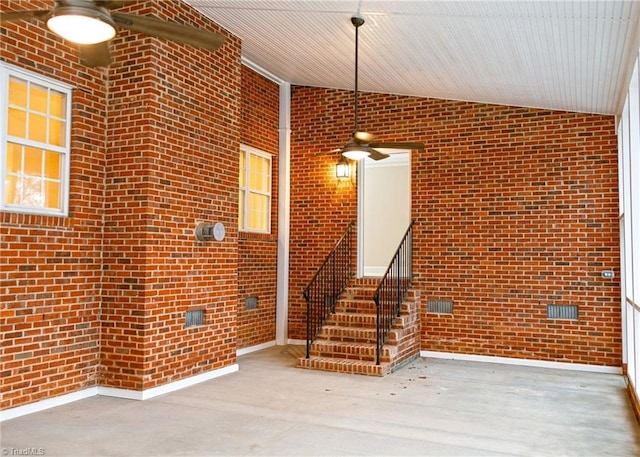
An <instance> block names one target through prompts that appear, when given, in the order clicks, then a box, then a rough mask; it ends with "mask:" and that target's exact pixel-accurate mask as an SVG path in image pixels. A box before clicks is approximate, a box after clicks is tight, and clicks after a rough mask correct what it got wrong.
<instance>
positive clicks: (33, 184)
mask: <svg viewBox="0 0 640 457" xmlns="http://www.w3.org/2000/svg"><path fill="white" fill-rule="evenodd" d="M22 183H23V186H24V187H23V188H22V202H21V203H22V204H23V205H24V206H32V207H36V208H41V207H42V204H43V200H44V199H43V198H42V197H43V195H42V180H41V179H40V178H31V177H28V176H25V177H24V179H23V180H22Z"/></svg>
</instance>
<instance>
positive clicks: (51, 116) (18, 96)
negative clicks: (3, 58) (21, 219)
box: [0, 63, 71, 216]
mask: <svg viewBox="0 0 640 457" xmlns="http://www.w3.org/2000/svg"><path fill="white" fill-rule="evenodd" d="M0 120H1V121H0V142H1V143H0V144H1V145H2V149H0V174H1V178H2V186H0V210H3V211H11V212H20V213H33V214H46V215H61V216H65V215H67V214H68V208H67V206H68V200H69V197H68V194H69V155H70V145H69V143H70V141H69V140H70V138H69V136H70V131H71V86H69V85H67V84H64V83H60V82H58V81H55V80H52V79H49V78H45V77H42V76H39V75H36V74H33V73H31V72H27V71H25V70H22V69H20V68H17V67H13V66H10V65H6V64H2V63H0Z"/></svg>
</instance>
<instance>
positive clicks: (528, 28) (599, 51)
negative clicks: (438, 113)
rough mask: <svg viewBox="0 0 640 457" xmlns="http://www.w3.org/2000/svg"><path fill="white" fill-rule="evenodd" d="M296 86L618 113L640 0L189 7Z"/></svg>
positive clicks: (220, 1) (213, 1)
mask: <svg viewBox="0 0 640 457" xmlns="http://www.w3.org/2000/svg"><path fill="white" fill-rule="evenodd" d="M185 1H186V3H189V4H190V5H192V6H193V7H195V8H196V9H198V10H199V11H200V12H202V13H203V14H204V15H206V16H208V17H209V18H211V19H212V20H213V21H214V22H216V23H217V24H219V25H221V26H223V27H225V28H226V29H227V30H229V31H230V32H231V33H233V34H234V35H236V36H238V37H239V38H240V39H241V40H242V55H243V57H244V58H245V59H247V60H249V61H251V62H252V63H254V64H255V65H257V66H259V67H261V68H262V69H264V70H266V71H267V72H269V73H271V74H272V75H274V76H276V77H278V78H280V79H282V80H284V81H287V82H290V83H291V84H294V85H308V86H322V87H330V88H340V89H353V86H354V41H355V31H354V27H353V26H352V25H351V21H350V18H351V16H353V15H355V14H359V15H360V16H362V17H363V18H364V19H365V21H366V22H365V24H364V25H363V26H362V27H361V28H360V29H359V42H360V46H359V47H360V53H359V69H360V71H359V89H360V90H362V91H372V92H384V93H393V94H401V95H414V96H420V97H433V98H441V99H453V100H467V101H476V102H487V103H495V104H506V105H517V106H529V107H538V108H550V109H559V110H568V111H582V112H591V113H608V114H617V113H619V111H620V110H621V101H622V97H623V93H624V92H625V91H626V85H627V79H628V77H629V75H630V65H631V56H632V55H633V53H634V52H637V50H638V45H639V40H640V33H639V31H638V28H639V18H640V2H638V1H619V0H573V1H568V0H566V1H565V0H557V1H555V0H552V1H537V0H536V1H520V0H512V1H471V0H467V1H433V0H431V1H429V0H422V1H417V0H413V1H408V0H394V1H378V0H358V1H356V0H336V1H324V0H319V1H311V0H310V1H304V0H297V1H296V0H288V1H286V0H264V1H258V0H256V1H247V0H185Z"/></svg>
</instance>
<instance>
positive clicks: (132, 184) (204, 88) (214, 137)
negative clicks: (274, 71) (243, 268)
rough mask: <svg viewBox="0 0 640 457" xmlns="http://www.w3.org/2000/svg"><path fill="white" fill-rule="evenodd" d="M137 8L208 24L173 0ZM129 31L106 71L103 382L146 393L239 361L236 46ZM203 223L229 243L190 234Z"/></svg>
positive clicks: (238, 77)
mask: <svg viewBox="0 0 640 457" xmlns="http://www.w3.org/2000/svg"><path fill="white" fill-rule="evenodd" d="M133 8H138V10H137V11H136V12H137V13H144V14H153V15H154V16H156V17H159V18H176V17H179V18H180V20H181V21H183V22H185V23H188V24H192V25H196V26H198V27H202V28H209V29H212V30H216V27H215V26H214V25H213V24H211V23H210V22H208V21H205V20H203V19H202V18H201V17H200V16H199V15H198V14H196V13H195V12H194V11H193V10H191V9H190V8H189V7H187V6H186V5H184V4H181V3H179V2H153V3H151V4H139V5H134V6H133V7H132V9H133ZM149 8H152V9H151V10H150V9H149ZM129 35H131V34H127V33H122V35H121V36H120V37H119V38H118V40H117V41H116V42H115V43H114V59H115V63H114V64H113V65H112V66H111V67H110V81H109V83H110V86H109V98H110V100H109V113H108V119H109V123H108V135H107V145H108V150H109V155H108V160H107V170H108V172H107V176H106V209H105V248H104V268H105V270H104V292H103V295H104V298H103V308H102V320H103V331H102V372H101V382H102V383H103V384H104V385H108V386H112V387H122V388H129V389H147V388H150V387H155V386H157V385H161V384H164V383H166V382H170V381H175V380H178V379H181V378H184V377H187V376H190V375H195V374H199V373H202V372H206V371H210V370H212V369H216V368H221V367H224V366H227V365H229V364H231V363H233V362H234V361H235V351H236V306H237V300H238V298H237V297H238V294H237V267H238V254H237V252H238V251H237V247H238V235H237V212H238V202H237V192H238V191H237V174H238V161H237V154H238V145H239V136H238V134H239V122H240V120H239V119H240V118H239V116H240V106H239V103H238V100H239V97H240V81H241V74H240V65H239V60H240V42H239V40H237V39H235V38H230V39H228V40H227V41H226V42H225V45H224V46H223V47H222V48H220V49H219V50H217V51H215V52H210V51H204V50H200V49H196V48H191V47H186V46H179V45H177V44H174V43H171V42H168V41H165V40H158V39H154V38H150V37H145V36H137V37H136V39H135V40H132V39H130V38H131V37H130V36H129ZM131 56H136V57H135V60H134V59H132V57H131ZM203 221H206V222H218V221H219V222H222V223H224V225H225V227H226V237H225V239H224V240H223V241H221V242H218V241H210V242H199V241H197V240H196V238H195V236H194V229H195V227H196V225H197V224H198V223H199V222H203ZM200 309H201V310H204V313H205V324H204V325H202V326H197V327H190V328H185V313H186V312H187V311H191V310H200Z"/></svg>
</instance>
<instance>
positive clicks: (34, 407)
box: [0, 387, 98, 422]
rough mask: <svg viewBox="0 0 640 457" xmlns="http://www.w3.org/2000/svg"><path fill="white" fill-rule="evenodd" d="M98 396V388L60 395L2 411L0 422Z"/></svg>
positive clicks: (0, 412)
mask: <svg viewBox="0 0 640 457" xmlns="http://www.w3.org/2000/svg"><path fill="white" fill-rule="evenodd" d="M96 395H98V388H97V387H89V388H88V389H83V390H79V391H77V392H72V393H70V394H64V395H60V396H58V397H53V398H47V399H46V400H40V401H37V402H35V403H29V404H28V405H22V406H16V407H15V408H10V409H5V410H3V411H0V422H2V421H6V420H9V419H15V418H16V417H20V416H26V415H27V414H33V413H37V412H38V411H44V410H45V409H50V408H55V407H56V406H62V405H66V404H67V403H73V402H74V401H78V400H83V399H85V398H89V397H95V396H96Z"/></svg>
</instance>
